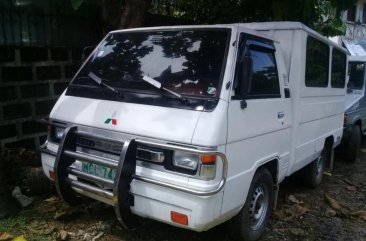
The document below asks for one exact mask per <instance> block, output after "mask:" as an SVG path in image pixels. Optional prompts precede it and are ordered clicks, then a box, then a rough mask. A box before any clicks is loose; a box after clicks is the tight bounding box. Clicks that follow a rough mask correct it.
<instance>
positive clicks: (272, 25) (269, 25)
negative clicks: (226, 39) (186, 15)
mask: <svg viewBox="0 0 366 241" xmlns="http://www.w3.org/2000/svg"><path fill="white" fill-rule="evenodd" d="M237 27H242V28H245V29H246V32H248V33H250V34H253V35H257V36H260V37H263V38H266V39H271V40H273V41H276V42H278V40H277V39H276V38H274V37H273V36H271V35H270V34H267V33H264V32H263V31H268V30H303V31H305V32H307V33H309V34H310V35H311V36H313V37H315V38H318V39H319V40H322V41H323V42H326V43H327V44H329V45H332V46H333V47H336V48H338V49H340V50H342V51H343V52H345V53H347V54H349V52H348V50H347V49H345V48H343V47H342V46H340V45H338V44H336V43H334V42H333V41H331V40H329V39H328V38H326V37H324V36H323V35H321V34H320V33H318V32H316V31H315V30H313V29H311V28H309V27H308V26H306V25H305V24H303V23H300V22H290V21H281V22H251V23H230V24H215V25H176V26H159V27H143V28H130V29H120V30H115V31H111V32H110V33H118V32H129V31H144V30H159V29H162V30H163V29H192V28H196V29H197V28H231V29H233V28H237Z"/></svg>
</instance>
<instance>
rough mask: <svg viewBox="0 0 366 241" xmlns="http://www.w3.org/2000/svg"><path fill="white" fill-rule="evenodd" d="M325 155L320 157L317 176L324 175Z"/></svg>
mask: <svg viewBox="0 0 366 241" xmlns="http://www.w3.org/2000/svg"><path fill="white" fill-rule="evenodd" d="M323 160H324V159H323V155H320V156H319V157H318V160H317V163H316V176H317V177H319V176H321V175H322V173H323Z"/></svg>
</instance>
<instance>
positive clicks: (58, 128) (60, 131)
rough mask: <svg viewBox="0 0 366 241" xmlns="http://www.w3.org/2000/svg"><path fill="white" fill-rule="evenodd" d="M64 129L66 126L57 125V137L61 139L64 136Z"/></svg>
mask: <svg viewBox="0 0 366 241" xmlns="http://www.w3.org/2000/svg"><path fill="white" fill-rule="evenodd" d="M64 131H65V129H64V128H60V127H55V138H56V139H58V140H61V139H62V136H63V135H64Z"/></svg>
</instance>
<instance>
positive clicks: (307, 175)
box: [304, 147, 328, 188]
mask: <svg viewBox="0 0 366 241" xmlns="http://www.w3.org/2000/svg"><path fill="white" fill-rule="evenodd" d="M327 153H328V152H327V148H326V147H324V149H323V150H322V152H321V154H320V156H319V157H318V158H317V159H316V160H314V161H313V162H312V163H310V164H309V165H308V166H306V167H305V168H304V182H305V184H306V185H307V186H309V187H313V188H315V187H317V186H319V184H320V183H321V182H322V181H323V173H324V168H325V163H326V160H327Z"/></svg>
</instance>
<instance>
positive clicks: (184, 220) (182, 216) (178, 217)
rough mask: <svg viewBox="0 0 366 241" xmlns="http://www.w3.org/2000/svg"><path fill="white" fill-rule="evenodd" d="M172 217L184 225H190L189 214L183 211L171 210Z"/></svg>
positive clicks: (174, 220)
mask: <svg viewBox="0 0 366 241" xmlns="http://www.w3.org/2000/svg"><path fill="white" fill-rule="evenodd" d="M170 218H171V220H172V221H173V222H175V223H179V224H182V225H188V216H187V215H185V214H183V213H177V212H174V211H171V212H170Z"/></svg>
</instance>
